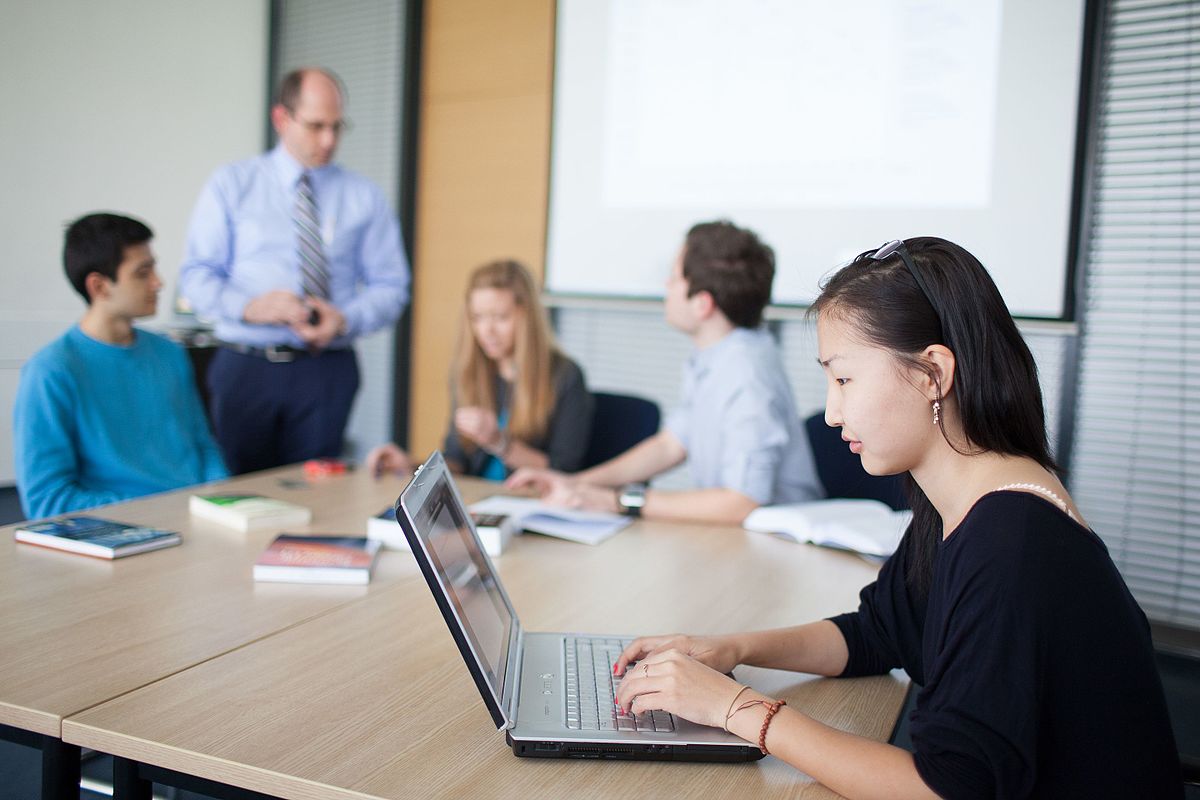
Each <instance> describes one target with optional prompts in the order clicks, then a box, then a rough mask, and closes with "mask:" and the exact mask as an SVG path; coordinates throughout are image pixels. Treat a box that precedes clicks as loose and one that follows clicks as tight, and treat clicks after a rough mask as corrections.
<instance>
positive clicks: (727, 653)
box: [613, 633, 741, 675]
mask: <svg viewBox="0 0 1200 800" xmlns="http://www.w3.org/2000/svg"><path fill="white" fill-rule="evenodd" d="M670 651H678V652H680V653H683V654H684V655H686V656H690V657H691V658H694V659H696V660H697V661H699V662H700V663H701V664H703V665H705V666H706V667H711V668H712V669H715V670H716V671H717V672H732V671H733V668H734V667H736V666H737V665H738V664H740V663H741V660H740V658H739V656H738V651H737V646H736V640H735V639H734V637H733V636H685V635H684V634H681V633H675V634H671V635H669V636H643V637H641V638H640V639H634V640H633V642H631V643H630V645H629V646H628V647H626V648H625V649H624V650H623V651H622V652H621V657H620V658H618V659H617V661H616V663H614V664H613V674H614V675H623V674H625V670H626V668H628V666H629V665H630V664H632V663H633V662H635V661H644V660H646V659H648V658H650V657H651V656H656V655H659V654H662V653H666V652H670Z"/></svg>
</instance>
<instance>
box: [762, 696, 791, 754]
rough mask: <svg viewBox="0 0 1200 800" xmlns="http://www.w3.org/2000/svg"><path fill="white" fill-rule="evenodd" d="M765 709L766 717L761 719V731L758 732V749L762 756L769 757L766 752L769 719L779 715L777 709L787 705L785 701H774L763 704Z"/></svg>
mask: <svg viewBox="0 0 1200 800" xmlns="http://www.w3.org/2000/svg"><path fill="white" fill-rule="evenodd" d="M764 705H765V706H766V707H767V716H766V717H765V718H764V719H763V724H762V730H760V731H759V732H758V749H759V750H762V753H763V755H764V756H769V755H770V753H769V752H768V751H767V728H768V727H770V725H771V718H772V717H774V716H775V715H776V714H778V713H779V709H781V708H783V707H784V706H786V705H787V700H776V701H775V702H774V703H764Z"/></svg>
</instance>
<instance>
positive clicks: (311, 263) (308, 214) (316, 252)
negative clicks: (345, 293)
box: [292, 172, 329, 299]
mask: <svg viewBox="0 0 1200 800" xmlns="http://www.w3.org/2000/svg"><path fill="white" fill-rule="evenodd" d="M292 221H293V222H294V223H295V225H296V249H297V251H298V252H299V255H300V277H301V284H302V286H303V289H304V293H305V294H306V295H309V296H311V297H320V298H322V299H328V298H329V262H328V261H326V259H325V249H324V248H323V247H322V246H321V233H320V231H321V225H320V223H319V222H318V221H317V202H316V200H315V199H314V198H313V190H312V181H311V179H310V178H309V177H308V173H307V172H305V173H304V174H302V175H301V176H300V181H299V182H298V183H297V185H296V208H295V210H294V211H293V213H292Z"/></svg>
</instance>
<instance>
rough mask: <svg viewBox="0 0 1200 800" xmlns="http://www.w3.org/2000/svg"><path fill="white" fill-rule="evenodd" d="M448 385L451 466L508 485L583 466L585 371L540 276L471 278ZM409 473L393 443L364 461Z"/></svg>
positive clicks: (510, 269) (510, 267)
mask: <svg viewBox="0 0 1200 800" xmlns="http://www.w3.org/2000/svg"><path fill="white" fill-rule="evenodd" d="M450 382H451V394H452V396H453V400H454V410H453V412H452V413H451V415H450V426H449V430H448V431H447V433H446V440H445V443H444V445H443V448H442V449H443V451H444V453H445V456H446V461H447V463H449V464H450V467H451V469H453V470H455V471H456V472H460V473H465V474H468V475H475V476H479V477H484V478H489V479H492V480H503V479H504V478H505V476H506V475H507V474H508V472H509V471H510V470H513V469H516V468H518V467H539V468H547V467H548V468H551V469H556V470H562V471H565V472H573V471H575V470H577V469H579V468H580V467H581V466H582V460H583V455H584V451H585V450H586V449H587V446H588V439H589V437H590V436H591V430H592V408H593V401H592V396H591V394H590V393H589V392H588V390H587V386H586V384H585V382H584V377H583V371H582V370H580V368H579V366H578V365H577V364H575V362H573V361H572V360H571V359H569V358H567V356H566V355H564V354H563V352H562V351H561V350H559V349H558V344H557V343H556V342H555V341H554V334H553V332H552V331H551V330H550V323H549V321H548V320H547V318H546V311H545V309H544V308H543V307H542V304H541V300H540V299H539V297H538V291H537V286H536V285H535V284H534V281H533V277H532V276H531V275H530V274H529V271H528V270H527V269H525V267H523V266H521V264H519V263H517V262H516V261H493V262H491V263H489V264H484V265H483V266H481V267H479V268H478V269H476V270H475V271H474V272H473V273H472V274H471V278H470V280H469V281H468V283H467V291H466V294H465V296H464V307H463V314H462V321H461V324H460V328H459V335H458V344H457V347H456V350H455V355H454V362H453V363H452V364H451V368H450ZM412 467H413V464H412V461H411V460H410V459H409V457H408V455H407V454H406V453H405V452H404V451H403V450H401V449H400V448H399V447H397V446H396V445H394V444H391V443H389V444H385V445H381V446H380V447H377V448H375V449H374V450H372V451H371V453H370V454H369V455H368V456H367V468H368V469H370V470H372V471H373V472H374V473H375V474H376V475H378V474H381V473H383V472H397V473H404V472H409V471H411V470H412Z"/></svg>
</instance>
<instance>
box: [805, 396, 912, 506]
mask: <svg viewBox="0 0 1200 800" xmlns="http://www.w3.org/2000/svg"><path fill="white" fill-rule="evenodd" d="M804 428H805V430H806V432H807V433H808V442H809V445H810V446H811V447H812V452H813V460H814V461H816V462H817V476H818V477H819V478H820V479H821V485H822V486H824V487H825V496H826V497H837V498H842V497H846V498H855V499H864V500H879V501H881V502H883V503H887V504H888V505H889V506H890V507H891V508H892V509H893V510H896V511H899V510H901V509H905V508H908V507H909V503H908V495H907V494H906V493H905V491H904V479H903V478H902V477H901V476H900V475H871V474H870V473H868V472H867V471H866V470H864V469H863V467H862V459H861V458H859V457H858V456H857V455H855V454H854V453H851V452H850V448H849V447H847V446H846V443H845V442H843V441H842V433H841V430H839V429H838V428H831V427H829V426H828V425H826V424H825V415H824V414H823V413H816V414H813V415H812V416H811V417H809V418H808V419H806V420H805V421H804Z"/></svg>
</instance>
